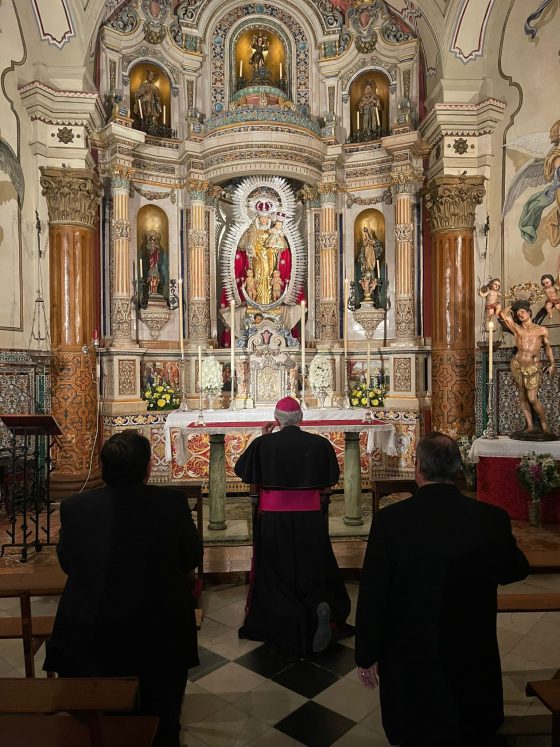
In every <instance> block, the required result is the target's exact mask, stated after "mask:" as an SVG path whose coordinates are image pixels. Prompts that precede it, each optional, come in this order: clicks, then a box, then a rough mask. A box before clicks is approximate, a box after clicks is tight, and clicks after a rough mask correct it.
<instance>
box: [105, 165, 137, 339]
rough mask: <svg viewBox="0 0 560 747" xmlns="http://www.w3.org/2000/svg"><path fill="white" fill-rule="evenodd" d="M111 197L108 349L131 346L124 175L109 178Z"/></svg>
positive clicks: (127, 190)
mask: <svg viewBox="0 0 560 747" xmlns="http://www.w3.org/2000/svg"><path fill="white" fill-rule="evenodd" d="M111 193H112V196H113V217H112V219H111V233H112V239H113V241H112V245H113V246H112V248H113V257H112V260H113V262H112V266H113V274H112V292H111V336H112V338H113V342H112V347H118V348H121V347H132V345H133V344H134V343H133V342H132V315H131V312H132V308H131V301H130V254H129V251H130V220H129V195H130V181H129V179H128V175H125V174H115V176H113V178H112V179H111Z"/></svg>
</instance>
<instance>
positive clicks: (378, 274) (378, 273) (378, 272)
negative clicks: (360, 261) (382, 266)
mask: <svg viewBox="0 0 560 747" xmlns="http://www.w3.org/2000/svg"><path fill="white" fill-rule="evenodd" d="M377 277H378V278H379V279H380V278H381V272H380V271H379V260H377Z"/></svg>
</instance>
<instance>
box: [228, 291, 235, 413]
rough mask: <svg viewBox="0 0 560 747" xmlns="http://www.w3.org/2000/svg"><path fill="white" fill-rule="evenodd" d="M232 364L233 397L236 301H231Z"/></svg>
mask: <svg viewBox="0 0 560 747" xmlns="http://www.w3.org/2000/svg"><path fill="white" fill-rule="evenodd" d="M229 310H230V323H229V328H230V343H229V344H230V348H231V350H230V356H231V358H230V361H231V362H230V366H231V397H232V399H233V395H234V387H235V301H230V303H229Z"/></svg>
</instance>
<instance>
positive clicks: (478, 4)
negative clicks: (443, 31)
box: [451, 0, 495, 63]
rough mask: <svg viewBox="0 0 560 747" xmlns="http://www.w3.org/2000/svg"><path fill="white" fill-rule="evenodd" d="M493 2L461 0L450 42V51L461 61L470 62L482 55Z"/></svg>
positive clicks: (493, 0) (491, 0) (492, 0)
mask: <svg viewBox="0 0 560 747" xmlns="http://www.w3.org/2000/svg"><path fill="white" fill-rule="evenodd" d="M494 2H495V0H463V6H462V8H461V10H460V12H459V17H458V19H457V24H456V26H455V31H454V33H453V42H452V44H451V52H453V54H454V55H455V57H457V58H458V59H460V60H461V61H462V62H465V63H466V62H471V61H472V60H474V59H476V58H477V57H480V56H482V52H483V48H484V38H485V36H486V28H487V25H488V19H489V18H490V13H491V12H492V8H493V6H494Z"/></svg>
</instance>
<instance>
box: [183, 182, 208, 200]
mask: <svg viewBox="0 0 560 747" xmlns="http://www.w3.org/2000/svg"><path fill="white" fill-rule="evenodd" d="M209 187H210V182H207V181H205V180H204V179H189V180H188V181H187V192H188V193H189V196H190V198H191V200H200V201H202V202H204V200H205V199H206V193H207V192H208V189H209Z"/></svg>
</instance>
